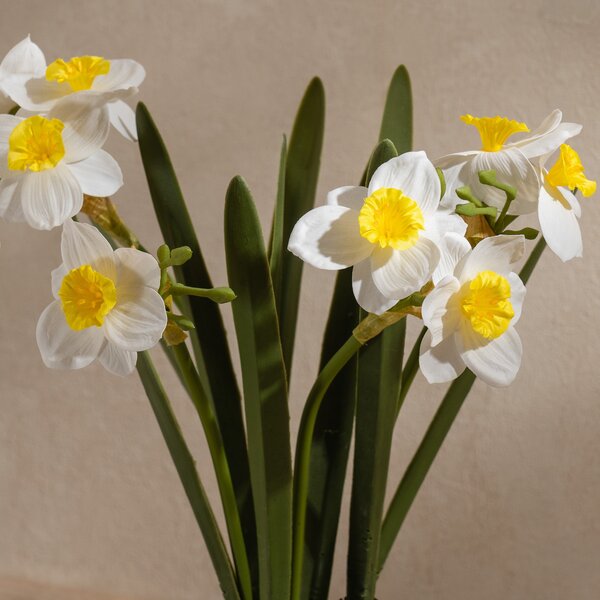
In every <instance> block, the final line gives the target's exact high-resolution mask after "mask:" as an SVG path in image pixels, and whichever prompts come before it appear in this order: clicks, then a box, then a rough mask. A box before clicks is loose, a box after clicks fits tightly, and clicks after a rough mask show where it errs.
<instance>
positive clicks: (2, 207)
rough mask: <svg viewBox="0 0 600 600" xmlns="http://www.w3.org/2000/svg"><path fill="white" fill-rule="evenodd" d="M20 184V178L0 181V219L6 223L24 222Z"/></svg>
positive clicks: (21, 179)
mask: <svg viewBox="0 0 600 600" xmlns="http://www.w3.org/2000/svg"><path fill="white" fill-rule="evenodd" d="M22 182H23V178H22V177H18V178H17V177H13V178H9V179H2V181H0V217H2V218H3V219H6V220H7V221H13V222H20V221H25V215H24V214H23V204H22V201H21V184H22Z"/></svg>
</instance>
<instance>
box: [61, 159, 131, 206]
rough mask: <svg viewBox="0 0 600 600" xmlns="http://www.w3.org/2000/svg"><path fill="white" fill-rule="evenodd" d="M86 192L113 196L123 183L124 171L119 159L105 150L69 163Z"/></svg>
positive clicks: (102, 196)
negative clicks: (118, 161)
mask: <svg viewBox="0 0 600 600" xmlns="http://www.w3.org/2000/svg"><path fill="white" fill-rule="evenodd" d="M69 170H70V171H71V173H73V175H74V176H75V179H77V181H78V182H79V185H80V186H81V189H82V191H83V193H84V194H89V195H90V196H98V197H100V198H104V197H107V196H112V195H113V194H115V193H116V192H117V190H118V189H119V188H120V187H121V186H122V185H123V173H122V172H121V168H120V167H119V165H118V163H117V161H116V160H115V159H114V158H113V157H112V156H111V155H110V154H109V153H108V152H105V151H104V150H97V151H96V152H94V154H92V155H91V156H88V158H86V159H84V160H81V161H79V162H76V163H72V164H70V165H69Z"/></svg>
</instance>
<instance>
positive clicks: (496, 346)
mask: <svg viewBox="0 0 600 600" xmlns="http://www.w3.org/2000/svg"><path fill="white" fill-rule="evenodd" d="M464 330H465V331H468V330H469V328H468V327H465V328H464ZM456 340H457V347H458V350H459V352H460V356H461V358H462V359H463V361H464V363H465V364H466V365H467V367H468V368H469V369H471V371H473V373H475V375H477V377H479V379H481V380H483V381H485V382H486V383H487V384H489V385H491V386H494V387H503V386H507V385H510V384H511V383H512V382H513V381H514V379H515V377H516V376H517V373H518V372H519V368H520V366H521V358H522V356H523V346H522V344H521V338H520V337H519V334H518V333H517V332H516V330H515V329H514V327H509V328H508V329H507V330H506V331H505V332H504V333H503V334H502V335H501V336H500V337H497V338H496V339H493V340H485V343H482V339H481V338H480V336H478V335H477V334H476V333H475V332H473V331H472V330H471V334H470V335H468V336H467V337H466V339H465V334H464V332H463V333H462V335H460V336H458V335H457V336H456Z"/></svg>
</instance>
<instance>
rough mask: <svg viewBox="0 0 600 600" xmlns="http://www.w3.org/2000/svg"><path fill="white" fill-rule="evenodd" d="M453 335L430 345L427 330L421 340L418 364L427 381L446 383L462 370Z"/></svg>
mask: <svg viewBox="0 0 600 600" xmlns="http://www.w3.org/2000/svg"><path fill="white" fill-rule="evenodd" d="M454 338H455V336H453V335H451V336H450V337H448V338H446V339H445V340H444V341H443V342H441V343H440V344H438V345H437V346H435V347H432V346H431V334H430V333H429V332H427V333H426V334H425V337H424V338H423V341H422V342H421V349H420V355H419V366H420V367H421V372H422V373H423V375H424V376H425V379H427V381H428V382H429V383H446V382H447V381H452V380H453V379H456V378H457V377H458V376H459V375H460V374H461V373H462V372H463V371H464V370H465V363H464V362H463V360H462V358H461V357H460V354H459V353H458V350H457V349H456V342H455V339H454Z"/></svg>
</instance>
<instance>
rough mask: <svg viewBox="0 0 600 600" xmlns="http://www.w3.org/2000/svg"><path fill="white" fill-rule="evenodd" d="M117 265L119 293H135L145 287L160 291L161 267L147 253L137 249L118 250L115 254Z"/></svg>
mask: <svg viewBox="0 0 600 600" xmlns="http://www.w3.org/2000/svg"><path fill="white" fill-rule="evenodd" d="M114 257H115V260H116V263H117V288H118V289H119V292H122V291H124V292H125V293H129V294H131V293H135V292H137V291H138V290H139V289H140V288H142V287H143V286H147V287H149V288H152V289H153V290H158V287H159V285H160V267H159V266H158V263H157V262H156V259H155V258H154V257H153V256H152V255H151V254H148V253H147V252H140V251H139V250H136V249H135V248H118V249H117V250H115V254H114Z"/></svg>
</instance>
